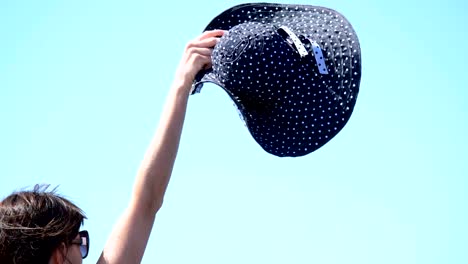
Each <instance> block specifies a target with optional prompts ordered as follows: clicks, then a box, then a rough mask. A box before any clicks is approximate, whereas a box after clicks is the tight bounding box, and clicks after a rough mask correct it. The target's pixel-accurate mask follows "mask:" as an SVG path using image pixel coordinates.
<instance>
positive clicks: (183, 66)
mask: <svg viewBox="0 0 468 264" xmlns="http://www.w3.org/2000/svg"><path fill="white" fill-rule="evenodd" d="M222 35H223V31H220V30H215V31H207V32H205V33H203V34H202V35H201V36H199V37H198V38H196V39H194V40H193V41H191V42H189V43H188V44H187V47H186V49H185V53H184V55H183V57H182V60H181V62H180V65H179V67H178V69H177V72H176V75H175V79H174V82H173V84H172V87H171V89H170V91H169V94H168V97H167V100H166V104H165V107H164V109H163V113H162V116H161V119H160V123H159V126H158V129H157V130H156V133H155V135H154V138H153V140H152V142H151V144H150V146H149V148H148V150H147V152H146V155H145V156H144V159H143V161H142V163H141V166H140V168H139V170H138V173H137V176H136V179H135V185H134V188H133V194H132V197H131V200H130V203H129V205H128V207H127V209H126V210H125V212H124V214H123V215H122V216H121V218H120V219H119V221H118V222H117V224H116V225H115V227H114V229H113V230H112V233H111V235H110V237H109V239H108V241H107V243H106V245H105V247H104V250H103V252H102V254H101V257H100V258H99V260H98V263H106V264H116V263H124V264H128V263H140V262H141V259H142V258H143V254H144V251H145V248H146V244H147V242H148V239H149V236H150V233H151V229H152V227H153V222H154V219H155V216H156V213H157V212H158V210H159V209H160V208H161V206H162V203H163V198H164V193H165V191H166V188H167V185H168V183H169V179H170V177H171V173H172V168H173V166H174V161H175V158H176V155H177V150H178V147H179V141H180V136H181V132H182V126H183V123H184V118H185V112H186V109H187V101H188V96H189V94H190V88H191V84H192V82H193V79H194V78H195V75H196V74H197V73H198V72H199V71H200V70H201V69H204V68H208V67H211V52H212V47H213V46H214V45H215V44H216V43H217V41H218V39H219V37H220V36H222Z"/></svg>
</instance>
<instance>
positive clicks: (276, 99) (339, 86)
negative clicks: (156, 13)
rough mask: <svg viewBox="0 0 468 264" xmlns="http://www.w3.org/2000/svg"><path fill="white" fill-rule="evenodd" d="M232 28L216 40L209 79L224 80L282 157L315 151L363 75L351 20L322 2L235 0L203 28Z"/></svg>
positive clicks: (343, 118)
mask: <svg viewBox="0 0 468 264" xmlns="http://www.w3.org/2000/svg"><path fill="white" fill-rule="evenodd" d="M213 29H223V30H227V33H226V34H225V35H224V36H222V37H221V39H220V42H219V43H218V44H217V45H216V46H215V47H214V49H213V54H212V60H213V66H212V68H211V69H209V70H207V71H203V72H200V73H199V74H198V75H197V77H196V80H195V81H194V85H193V94H195V93H198V92H200V90H201V88H202V86H203V83H205V82H211V83H215V84H217V85H219V86H220V87H222V88H223V89H224V90H225V91H226V92H227V93H228V94H229V96H230V97H231V98H232V100H233V101H234V103H235V104H236V106H237V108H238V109H239V112H240V114H241V117H242V118H243V120H244V122H245V124H246V126H247V128H248V130H249V131H250V133H251V135H252V136H253V138H254V139H255V141H256V142H257V143H258V144H259V145H260V146H261V147H262V148H263V149H264V150H265V151H267V152H268V153H271V154H273V155H276V156H279V157H298V156H304V155H306V154H309V153H311V152H313V151H315V150H317V149H318V148H320V147H321V146H323V145H324V144H326V143H327V142H329V141H330V140H331V139H332V138H333V137H334V136H335V135H336V134H337V133H338V132H339V131H341V129H342V128H343V127H344V126H345V124H346V123H347V122H348V120H349V118H350V117H351V113H352V111H353V109H354V105H355V103H356V99H357V95H358V92H359V84H360V80H361V50H360V46H359V41H358V38H357V36H356V33H355V32H354V30H353V28H352V26H351V24H350V23H349V22H348V21H347V20H346V18H344V17H343V16H342V15H341V14H339V13H338V12H336V11H334V10H332V9H329V8H325V7H318V6H310V5H286V4H271V3H253V4H242V5H237V6H234V7H232V8H230V9H228V10H226V11H224V12H223V13H221V14H220V15H218V16H217V17H216V18H214V19H213V20H212V21H211V22H210V23H209V24H208V26H207V27H206V29H205V30H213Z"/></svg>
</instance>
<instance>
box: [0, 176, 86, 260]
mask: <svg viewBox="0 0 468 264" xmlns="http://www.w3.org/2000/svg"><path fill="white" fill-rule="evenodd" d="M48 187H49V186H48V185H36V186H35V187H34V189H33V190H32V191H19V192H14V193H12V194H11V195H9V196H8V197H6V198H5V199H4V200H2V201H1V202H0V263H1V264H32V263H36V264H47V263H48V262H49V259H50V257H51V255H52V253H53V251H54V250H55V249H56V248H58V247H59V246H60V244H61V243H62V242H63V243H65V245H67V246H68V245H69V244H70V242H71V241H72V240H73V239H74V238H75V237H76V235H77V234H78V232H79V229H80V226H81V225H82V224H83V221H84V219H86V216H85V215H84V213H83V211H81V209H80V208H78V207H77V206H76V205H75V204H73V203H72V202H70V201H69V200H67V199H66V198H64V197H62V196H60V195H58V194H57V193H56V191H55V190H56V189H53V190H51V191H48V190H47V188H48Z"/></svg>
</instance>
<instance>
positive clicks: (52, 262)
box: [49, 242, 67, 264]
mask: <svg viewBox="0 0 468 264" xmlns="http://www.w3.org/2000/svg"><path fill="white" fill-rule="evenodd" d="M66 255H67V246H66V245H65V243H63V242H62V243H60V245H59V246H58V247H57V248H56V249H54V251H53V252H52V256H50V259H49V264H63V263H65V256H66Z"/></svg>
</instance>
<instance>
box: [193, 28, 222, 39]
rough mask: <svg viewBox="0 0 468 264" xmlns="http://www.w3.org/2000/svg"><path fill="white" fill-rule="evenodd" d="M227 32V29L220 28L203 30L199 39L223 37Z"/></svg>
mask: <svg viewBox="0 0 468 264" xmlns="http://www.w3.org/2000/svg"><path fill="white" fill-rule="evenodd" d="M226 32H227V31H226V30H220V29H216V30H208V31H205V32H203V33H202V34H201V35H200V36H199V37H198V38H197V39H198V40H203V39H206V38H212V37H218V38H219V37H222V36H223V35H224V34H225V33H226Z"/></svg>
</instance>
